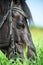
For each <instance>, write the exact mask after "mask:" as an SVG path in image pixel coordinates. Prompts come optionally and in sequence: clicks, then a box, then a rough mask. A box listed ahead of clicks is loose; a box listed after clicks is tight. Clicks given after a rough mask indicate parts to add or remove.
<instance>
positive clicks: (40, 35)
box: [0, 27, 43, 65]
mask: <svg viewBox="0 0 43 65" xmlns="http://www.w3.org/2000/svg"><path fill="white" fill-rule="evenodd" d="M30 31H31V35H32V39H33V42H34V45H35V47H36V51H37V58H36V60H35V61H29V60H28V59H26V58H25V60H24V63H23V64H22V63H21V62H20V61H19V58H18V59H17V61H13V60H12V59H11V60H8V58H6V56H5V55H4V54H3V53H2V52H1V51H0V65H43V29H42V28H36V27H31V28H30ZM12 62H13V63H12Z"/></svg>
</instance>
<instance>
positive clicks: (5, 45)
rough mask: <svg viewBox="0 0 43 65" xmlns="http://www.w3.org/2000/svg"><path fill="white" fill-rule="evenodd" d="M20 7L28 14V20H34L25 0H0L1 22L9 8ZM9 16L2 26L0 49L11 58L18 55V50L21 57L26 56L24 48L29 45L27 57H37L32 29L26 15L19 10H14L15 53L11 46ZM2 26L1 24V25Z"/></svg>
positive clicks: (0, 29) (0, 30)
mask: <svg viewBox="0 0 43 65" xmlns="http://www.w3.org/2000/svg"><path fill="white" fill-rule="evenodd" d="M11 3H12V7H18V8H21V9H22V10H23V11H24V12H25V13H26V15H27V18H28V20H29V21H30V20H32V16H31V13H30V10H29V8H28V6H27V4H26V2H25V0H13V2H11V0H0V24H1V23H2V18H3V16H4V15H5V14H6V13H7V11H8V8H9V7H10V6H11ZM8 21H9V20H8V17H7V19H6V20H5V23H4V24H3V26H2V27H1V28H0V49H1V50H2V51H3V52H4V53H6V55H7V56H8V57H9V58H11V57H13V58H15V57H16V52H17V53H18V56H19V57H20V58H24V54H23V53H24V48H26V46H27V52H26V53H27V54H26V55H27V58H30V57H31V58H35V55H36V51H35V47H34V44H33V42H32V39H31V34H30V30H29V27H28V24H27V20H26V17H24V16H23V15H22V14H21V13H19V12H18V11H12V24H13V26H12V29H13V33H14V46H15V48H14V49H13V50H14V53H13V50H12V47H11V41H10V32H9V22H8ZM0 26H1V25H0Z"/></svg>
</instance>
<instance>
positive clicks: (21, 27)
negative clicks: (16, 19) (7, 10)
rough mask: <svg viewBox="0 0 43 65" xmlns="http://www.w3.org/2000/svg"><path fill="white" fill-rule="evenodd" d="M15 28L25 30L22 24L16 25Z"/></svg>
mask: <svg viewBox="0 0 43 65" xmlns="http://www.w3.org/2000/svg"><path fill="white" fill-rule="evenodd" d="M16 27H17V28H18V29H24V28H25V25H24V24H22V23H17V25H16Z"/></svg>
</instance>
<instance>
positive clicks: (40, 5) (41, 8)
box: [26, 0, 43, 28]
mask: <svg viewBox="0 0 43 65" xmlns="http://www.w3.org/2000/svg"><path fill="white" fill-rule="evenodd" d="M26 2H27V5H28V6H29V8H30V11H31V13H32V17H33V20H34V25H35V26H36V27H41V28H43V0H26Z"/></svg>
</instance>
